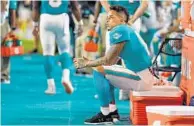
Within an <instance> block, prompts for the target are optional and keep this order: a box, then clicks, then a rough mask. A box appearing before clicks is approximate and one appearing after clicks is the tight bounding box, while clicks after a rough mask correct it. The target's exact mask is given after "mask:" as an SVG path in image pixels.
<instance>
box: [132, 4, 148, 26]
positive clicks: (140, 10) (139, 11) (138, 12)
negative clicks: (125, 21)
mask: <svg viewBox="0 0 194 126" xmlns="http://www.w3.org/2000/svg"><path fill="white" fill-rule="evenodd" d="M148 3H149V1H148V0H142V1H141V5H140V6H139V7H138V8H137V10H136V11H135V13H134V15H133V16H132V18H131V19H130V20H129V24H133V23H134V22H135V21H136V20H137V19H138V18H139V17H141V16H142V15H143V14H144V12H145V11H146V10H147V8H148Z"/></svg>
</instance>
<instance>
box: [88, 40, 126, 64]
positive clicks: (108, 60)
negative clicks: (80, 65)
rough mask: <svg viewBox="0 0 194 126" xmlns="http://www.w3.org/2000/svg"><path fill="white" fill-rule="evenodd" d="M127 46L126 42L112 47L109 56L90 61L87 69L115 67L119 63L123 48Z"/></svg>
mask: <svg viewBox="0 0 194 126" xmlns="http://www.w3.org/2000/svg"><path fill="white" fill-rule="evenodd" d="M124 45H125V42H122V43H118V44H115V45H113V46H111V48H110V49H109V50H108V52H107V54H106V55H105V56H104V57H102V58H99V59H96V60H93V61H88V63H87V64H86V67H96V66H100V65H113V64H115V63H116V62H117V61H118V57H119V54H120V52H121V51H122V49H123V47H124Z"/></svg>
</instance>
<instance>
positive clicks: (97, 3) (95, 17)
mask: <svg viewBox="0 0 194 126" xmlns="http://www.w3.org/2000/svg"><path fill="white" fill-rule="evenodd" d="M101 8H102V5H101V3H100V1H97V2H96V4H95V12H94V23H95V24H96V23H97V20H98V16H99V14H100V10H101Z"/></svg>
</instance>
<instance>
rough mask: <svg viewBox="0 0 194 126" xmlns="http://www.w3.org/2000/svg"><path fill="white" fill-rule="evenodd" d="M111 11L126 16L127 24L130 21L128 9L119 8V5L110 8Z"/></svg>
mask: <svg viewBox="0 0 194 126" xmlns="http://www.w3.org/2000/svg"><path fill="white" fill-rule="evenodd" d="M110 10H114V11H116V12H118V13H123V14H124V15H125V16H126V20H125V22H128V20H129V13H128V12H127V9H126V8H124V7H122V6H119V5H114V6H111V7H110Z"/></svg>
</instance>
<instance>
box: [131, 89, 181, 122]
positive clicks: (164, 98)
mask: <svg viewBox="0 0 194 126" xmlns="http://www.w3.org/2000/svg"><path fill="white" fill-rule="evenodd" d="M182 96H183V92H182V90H180V89H179V88H178V87H175V86H154V87H153V89H152V90H151V91H142V92H136V91H132V92H130V106H131V108H130V112H131V113H130V118H131V120H132V123H133V124H134V125H147V124H148V122H147V115H146V106H158V105H182V101H183V100H182V99H183V98H182Z"/></svg>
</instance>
